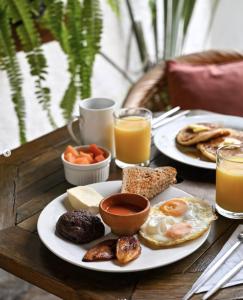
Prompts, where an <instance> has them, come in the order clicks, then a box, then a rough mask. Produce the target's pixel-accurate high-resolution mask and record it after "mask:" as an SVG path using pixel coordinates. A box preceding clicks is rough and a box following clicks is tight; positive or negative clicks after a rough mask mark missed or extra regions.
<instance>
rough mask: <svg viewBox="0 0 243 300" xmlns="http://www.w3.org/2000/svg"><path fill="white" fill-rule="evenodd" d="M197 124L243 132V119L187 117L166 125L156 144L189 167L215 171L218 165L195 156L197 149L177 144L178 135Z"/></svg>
mask: <svg viewBox="0 0 243 300" xmlns="http://www.w3.org/2000/svg"><path fill="white" fill-rule="evenodd" d="M195 123H217V124H220V126H222V127H227V128H232V129H237V130H243V118H241V117H235V116H226V115H219V114H210V115H202V116H192V117H185V118H183V119H181V120H178V121H176V122H172V123H170V124H168V125H164V126H163V127H161V128H160V129H158V131H157V132H156V134H155V136H154V144H155V146H156V147H157V149H158V150H159V151H160V152H162V153H163V154H165V155H166V156H168V157H170V158H172V159H174V160H176V161H179V162H181V163H184V164H187V165H191V166H195V167H201V168H205V169H211V170H215V169H216V163H214V162H210V161H206V160H203V159H200V158H199V157H197V156H196V155H195V148H193V147H182V146H179V145H177V143H176V135H177V133H178V132H179V130H181V129H182V128H183V127H185V126H187V125H190V124H195Z"/></svg>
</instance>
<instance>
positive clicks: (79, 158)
mask: <svg viewBox="0 0 243 300" xmlns="http://www.w3.org/2000/svg"><path fill="white" fill-rule="evenodd" d="M81 149H82V150H81ZM64 158H65V159H66V160H67V161H69V162H71V163H73V164H79V165H80V164H82V165H89V164H94V163H97V162H100V161H103V160H105V159H106V153H105V152H104V151H103V150H102V149H100V148H99V147H98V146H97V145H96V144H91V145H89V147H87V148H86V149H85V148H80V149H78V148H74V147H72V146H70V145H69V146H67V148H66V150H65V151H64Z"/></svg>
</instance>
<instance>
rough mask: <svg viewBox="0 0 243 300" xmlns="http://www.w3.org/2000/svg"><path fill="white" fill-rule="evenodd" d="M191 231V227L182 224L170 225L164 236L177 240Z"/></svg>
mask: <svg viewBox="0 0 243 300" xmlns="http://www.w3.org/2000/svg"><path fill="white" fill-rule="evenodd" d="M191 231H192V226H191V225H190V224H188V223H185V222H182V223H177V224H174V225H172V226H171V227H170V228H169V229H168V230H167V231H166V232H165V236H167V237H169V238H171V239H179V238H182V237H183V236H185V235H186V234H188V233H190V232H191Z"/></svg>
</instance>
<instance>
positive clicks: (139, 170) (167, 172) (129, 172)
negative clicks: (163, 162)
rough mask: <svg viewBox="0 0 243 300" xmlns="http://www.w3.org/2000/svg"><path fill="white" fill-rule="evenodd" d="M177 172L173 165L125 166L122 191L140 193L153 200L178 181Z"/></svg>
mask: <svg viewBox="0 0 243 300" xmlns="http://www.w3.org/2000/svg"><path fill="white" fill-rule="evenodd" d="M176 173H177V172H176V169H175V168H172V167H160V168H155V169H153V168H146V167H127V168H124V169H123V179H122V190H121V192H122V193H134V194H139V195H141V196H144V197H146V198H148V199H150V200H151V199H152V198H154V197H155V196H156V195H158V194H159V193H161V192H163V191H164V190H165V189H167V188H168V187H169V186H170V185H171V184H173V183H175V182H176Z"/></svg>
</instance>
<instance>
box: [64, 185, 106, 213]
mask: <svg viewBox="0 0 243 300" xmlns="http://www.w3.org/2000/svg"><path fill="white" fill-rule="evenodd" d="M67 194H68V200H69V203H70V204H71V206H72V207H73V208H74V209H76V210H79V209H86V210H88V211H90V212H91V213H93V214H97V213H98V212H99V204H100V201H101V200H102V199H103V196H102V195H100V194H99V193H97V192H96V190H94V189H93V188H91V187H89V186H77V187H73V188H71V189H68V190H67Z"/></svg>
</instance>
